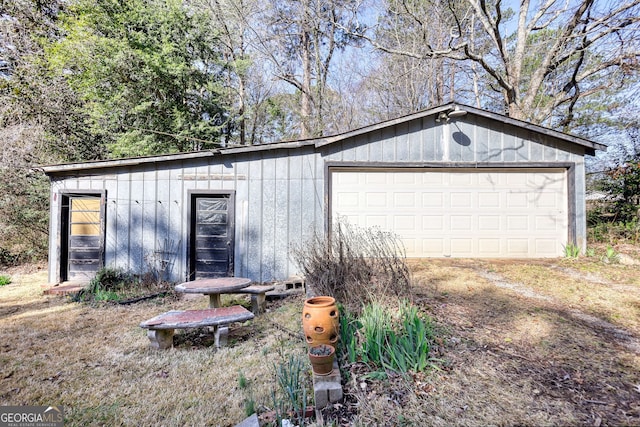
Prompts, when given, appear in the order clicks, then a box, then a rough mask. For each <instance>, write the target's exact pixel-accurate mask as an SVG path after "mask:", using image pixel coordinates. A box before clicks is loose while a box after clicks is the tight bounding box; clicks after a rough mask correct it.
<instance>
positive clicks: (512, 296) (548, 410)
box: [0, 251, 640, 426]
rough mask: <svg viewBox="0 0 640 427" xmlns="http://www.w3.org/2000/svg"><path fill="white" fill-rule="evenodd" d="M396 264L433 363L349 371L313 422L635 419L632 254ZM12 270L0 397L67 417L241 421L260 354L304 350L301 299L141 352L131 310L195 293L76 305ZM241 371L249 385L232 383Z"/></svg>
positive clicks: (636, 330)
mask: <svg viewBox="0 0 640 427" xmlns="http://www.w3.org/2000/svg"><path fill="white" fill-rule="evenodd" d="M630 253H631V254H632V255H633V256H634V257H636V259H640V257H638V254H639V253H640V252H633V251H630ZM411 268H412V271H413V277H414V291H415V295H414V297H415V301H416V303H417V304H419V305H420V306H421V308H422V310H424V311H425V312H427V313H428V314H430V315H431V316H432V317H434V318H435V319H436V321H437V325H438V328H439V329H440V333H441V335H440V336H441V338H440V339H439V340H438V348H437V349H436V355H437V356H438V357H440V358H441V359H442V360H441V362H439V363H438V366H439V369H438V370H433V371H431V372H427V373H421V374H417V375H415V376H413V377H411V378H402V377H391V378H389V379H387V380H385V381H371V380H368V379H364V378H362V377H361V376H359V375H358V374H357V373H355V372H354V374H353V375H351V377H350V378H349V382H348V384H346V386H345V392H346V393H347V395H346V397H347V399H346V402H345V404H344V405H343V406H342V407H337V408H334V412H333V413H332V414H333V417H332V416H331V415H330V416H328V417H325V419H344V420H345V421H344V424H346V425H362V426H365V425H434V426H449V425H464V426H484V425H581V424H584V425H638V424H640V376H639V375H638V372H640V347H638V348H637V349H635V350H634V348H635V347H634V346H633V344H634V343H638V337H639V336H640V313H639V311H638V310H639V308H640V301H639V299H638V298H639V293H640V273H639V272H638V270H640V268H639V267H638V266H637V265H636V266H625V265H619V264H610V265H607V264H603V263H602V262H601V261H600V260H599V259H595V258H594V259H588V258H581V259H579V260H571V261H569V260H564V259H558V260H528V261H517V262H516V261H508V262H507V261H491V260H482V261H480V260H420V261H416V262H414V263H412V265H411ZM12 277H13V281H14V282H13V283H12V284H11V285H8V286H4V287H2V288H0V329H1V330H2V336H3V340H2V343H1V344H0V346H1V352H0V366H2V370H1V374H0V405H26V404H42V405H48V404H63V405H64V406H65V410H66V417H67V420H66V421H67V425H71V426H73V425H221V426H232V425H235V424H236V423H238V422H239V421H241V420H242V419H243V418H244V417H245V414H244V401H245V399H246V398H247V397H248V393H249V390H250V393H251V394H252V397H253V399H254V400H255V401H256V402H257V403H258V404H264V405H266V406H269V405H270V404H271V396H270V394H271V390H273V387H274V384H275V382H274V378H273V372H274V369H273V366H274V363H279V362H281V361H282V360H283V355H286V354H287V353H290V352H297V353H302V352H303V351H304V341H303V339H302V336H301V334H299V330H300V322H299V319H300V312H301V310H302V297H299V298H297V299H288V300H286V301H285V302H284V303H283V304H277V305H274V304H271V305H270V311H269V312H268V313H267V314H266V315H264V316H259V317H258V318H256V320H254V321H253V322H252V323H250V324H248V325H244V326H240V327H236V328H234V330H233V342H232V344H231V345H230V346H229V347H227V348H224V349H221V350H218V351H215V350H214V349H212V348H211V347H208V346H207V344H208V341H207V340H208V339H209V338H207V335H206V334H201V333H200V332H199V331H190V332H187V333H183V332H182V331H181V332H180V335H178V336H177V337H176V341H175V342H176V348H174V349H172V350H168V351H152V350H151V349H149V347H148V340H147V338H146V336H145V331H143V330H142V329H140V328H139V327H138V326H137V325H138V324H139V323H140V321H142V320H145V319H147V318H150V317H153V316H155V315H156V314H158V313H160V312H162V311H165V310H168V309H184V308H198V307H202V306H204V305H206V298H205V297H201V298H198V299H184V300H178V301H175V300H169V299H167V300H152V301H147V302H143V303H139V304H134V305H131V306H116V305H109V306H102V307H90V306H87V305H82V304H76V303H69V302H67V301H66V300H64V299H61V298H58V297H46V296H43V295H42V293H41V289H40V287H39V285H40V284H41V283H45V282H46V277H45V274H44V273H43V272H37V273H29V274H24V275H20V274H12ZM240 373H242V375H243V376H245V377H246V378H247V379H248V380H249V384H250V387H249V389H241V387H240V386H239V383H238V380H239V377H240ZM356 404H357V406H356ZM356 407H357V410H355V409H354V408H356Z"/></svg>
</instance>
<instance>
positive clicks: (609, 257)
mask: <svg viewBox="0 0 640 427" xmlns="http://www.w3.org/2000/svg"><path fill="white" fill-rule="evenodd" d="M601 260H602V262H604V263H607V264H615V263H617V262H619V261H620V254H619V253H617V252H616V250H615V249H613V248H612V247H611V246H607V250H606V251H605V252H604V255H602V258H601Z"/></svg>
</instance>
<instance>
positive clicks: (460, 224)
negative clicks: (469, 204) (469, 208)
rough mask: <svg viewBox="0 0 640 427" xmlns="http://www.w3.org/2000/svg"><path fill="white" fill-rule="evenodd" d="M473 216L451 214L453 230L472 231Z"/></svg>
mask: <svg viewBox="0 0 640 427" xmlns="http://www.w3.org/2000/svg"><path fill="white" fill-rule="evenodd" d="M472 223H473V217H472V216H471V215H453V216H451V230H452V231H471V229H472Z"/></svg>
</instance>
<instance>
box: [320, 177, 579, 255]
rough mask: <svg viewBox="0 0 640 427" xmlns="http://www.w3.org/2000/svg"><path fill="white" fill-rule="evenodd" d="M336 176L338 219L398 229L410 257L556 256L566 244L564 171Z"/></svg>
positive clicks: (334, 212) (334, 209)
mask: <svg viewBox="0 0 640 427" xmlns="http://www.w3.org/2000/svg"><path fill="white" fill-rule="evenodd" d="M332 174H333V180H332V182H333V184H332V194H331V200H332V202H331V203H332V215H334V216H336V215H340V216H345V217H347V220H349V221H350V222H352V223H354V224H357V225H361V226H367V227H370V226H379V227H381V228H382V229H384V230H389V231H394V232H396V233H397V234H398V235H399V236H400V237H401V239H402V240H403V242H404V244H405V247H406V249H407V255H408V256H410V257H421V256H436V257H441V256H459V257H463V256H464V257H537V256H544V257H555V256H560V255H561V254H562V247H563V245H564V244H565V243H566V239H567V234H568V233H567V229H568V209H567V185H566V172H565V170H564V169H553V170H537V169H528V170H523V169H504V170H496V169H491V170H478V169H472V170H471V169H469V170H467V169H425V170H415V169H414V170H411V171H406V172H405V171H398V170H392V171H391V170H389V171H382V170H376V171H353V172H352V171H345V170H341V171H334V172H332ZM356 177H357V178H356Z"/></svg>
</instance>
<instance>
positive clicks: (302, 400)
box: [271, 354, 309, 427]
mask: <svg viewBox="0 0 640 427" xmlns="http://www.w3.org/2000/svg"><path fill="white" fill-rule="evenodd" d="M274 371H275V383H276V384H277V388H274V389H273V390H272V393H271V400H272V402H273V408H274V411H275V418H276V422H277V425H278V426H280V425H282V421H283V419H289V420H292V421H293V422H295V423H298V424H297V425H299V426H301V427H302V426H304V425H306V424H305V422H306V421H305V409H306V407H307V404H308V394H307V393H308V392H307V388H308V386H309V379H308V375H309V364H308V363H307V361H306V360H305V359H303V358H302V357H300V356H298V355H294V354H290V355H289V356H288V358H287V359H286V360H285V361H284V362H282V363H280V364H278V365H275V366H274Z"/></svg>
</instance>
